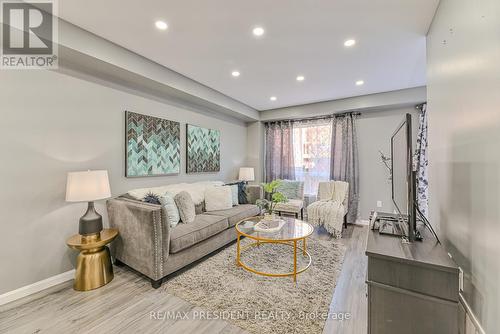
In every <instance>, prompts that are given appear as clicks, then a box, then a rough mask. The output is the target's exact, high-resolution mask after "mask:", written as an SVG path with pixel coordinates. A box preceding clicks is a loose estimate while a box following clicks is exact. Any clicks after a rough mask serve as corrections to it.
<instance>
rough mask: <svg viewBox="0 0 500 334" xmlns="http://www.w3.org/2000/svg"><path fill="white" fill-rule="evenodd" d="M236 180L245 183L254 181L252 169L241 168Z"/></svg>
mask: <svg viewBox="0 0 500 334" xmlns="http://www.w3.org/2000/svg"><path fill="white" fill-rule="evenodd" d="M238 180H240V181H245V182H247V183H248V181H255V174H254V170H253V167H241V168H240V173H239V176H238Z"/></svg>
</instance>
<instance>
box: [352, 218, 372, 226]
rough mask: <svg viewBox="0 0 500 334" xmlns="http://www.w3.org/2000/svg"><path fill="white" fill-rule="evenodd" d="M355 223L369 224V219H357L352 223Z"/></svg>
mask: <svg viewBox="0 0 500 334" xmlns="http://www.w3.org/2000/svg"><path fill="white" fill-rule="evenodd" d="M354 224H355V225H363V226H370V221H369V220H367V219H358V220H356V222H355V223H354Z"/></svg>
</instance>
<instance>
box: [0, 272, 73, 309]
mask: <svg viewBox="0 0 500 334" xmlns="http://www.w3.org/2000/svg"><path fill="white" fill-rule="evenodd" d="M74 277H75V269H72V270H69V271H66V272H64V273H62V274H59V275H55V276H52V277H49V278H47V279H44V280H42V281H38V282H35V283H33V284H30V285H26V286H23V287H22V288H19V289H16V290H12V291H9V292H6V293H4V294H3V295H0V305H4V304H7V303H10V302H13V301H15V300H18V299H21V298H23V297H27V296H29V295H32V294H34V293H37V292H40V291H42V290H45V289H48V288H51V287H53V286H56V285H58V284H61V283H64V282H67V281H70V280H72V279H73V278H74Z"/></svg>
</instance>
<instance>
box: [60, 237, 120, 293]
mask: <svg viewBox="0 0 500 334" xmlns="http://www.w3.org/2000/svg"><path fill="white" fill-rule="evenodd" d="M117 236H118V231H117V230H115V229H104V230H102V231H101V232H100V233H99V234H93V235H89V236H83V235H80V234H77V235H74V236H72V237H71V238H69V239H68V241H67V242H66V244H67V245H68V246H69V247H70V248H72V249H76V250H78V251H80V254H78V258H77V260H76V274H75V283H74V285H73V288H74V289H75V290H77V291H89V290H94V289H97V288H100V287H101V286H104V285H106V284H108V283H109V282H111V281H112V280H113V277H114V276H113V265H112V264H111V256H110V253H109V248H108V247H107V246H106V245H107V244H109V243H110V242H111V241H113V240H114V239H115V238H116V237H117Z"/></svg>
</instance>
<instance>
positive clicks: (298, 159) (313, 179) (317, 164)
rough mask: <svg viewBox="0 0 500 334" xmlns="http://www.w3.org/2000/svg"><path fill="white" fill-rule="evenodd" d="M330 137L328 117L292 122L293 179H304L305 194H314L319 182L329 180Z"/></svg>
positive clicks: (330, 130)
mask: <svg viewBox="0 0 500 334" xmlns="http://www.w3.org/2000/svg"><path fill="white" fill-rule="evenodd" d="M331 137H332V123H331V120H329V119H326V120H325V119H322V120H312V121H311V120H307V121H295V122H294V123H293V155H294V169H295V180H299V181H304V193H305V194H306V195H316V194H317V192H318V184H319V182H321V181H328V180H330V160H331V159H330V155H331Z"/></svg>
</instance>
